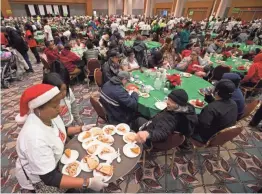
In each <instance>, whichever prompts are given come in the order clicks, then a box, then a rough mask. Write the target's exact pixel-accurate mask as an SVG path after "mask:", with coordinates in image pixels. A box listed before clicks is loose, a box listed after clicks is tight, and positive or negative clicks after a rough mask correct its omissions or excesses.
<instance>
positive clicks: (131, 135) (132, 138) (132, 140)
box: [125, 133, 136, 143]
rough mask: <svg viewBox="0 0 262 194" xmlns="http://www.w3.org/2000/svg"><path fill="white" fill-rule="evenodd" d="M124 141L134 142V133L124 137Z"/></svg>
mask: <svg viewBox="0 0 262 194" xmlns="http://www.w3.org/2000/svg"><path fill="white" fill-rule="evenodd" d="M125 139H126V140H127V141H128V142H132V143H133V142H135V141H136V134H135V133H129V134H128V135H126V137H125Z"/></svg>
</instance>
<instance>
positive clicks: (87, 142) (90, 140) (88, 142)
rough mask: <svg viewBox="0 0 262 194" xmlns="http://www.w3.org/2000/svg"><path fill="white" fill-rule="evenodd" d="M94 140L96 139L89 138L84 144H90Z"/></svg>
mask: <svg viewBox="0 0 262 194" xmlns="http://www.w3.org/2000/svg"><path fill="white" fill-rule="evenodd" d="M93 141H94V139H91V138H90V139H89V140H87V141H85V142H84V144H86V145H88V144H90V143H91V142H93Z"/></svg>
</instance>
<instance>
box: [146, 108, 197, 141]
mask: <svg viewBox="0 0 262 194" xmlns="http://www.w3.org/2000/svg"><path fill="white" fill-rule="evenodd" d="M187 106H188V110H187V112H175V111H168V110H167V109H166V110H164V111H163V112H161V113H159V114H157V115H156V116H155V117H154V118H153V119H152V120H151V121H149V122H148V123H147V126H146V127H144V129H143V130H146V131H148V132H149V134H150V140H151V141H154V142H161V141H165V140H166V139H167V138H168V136H169V135H170V134H172V133H173V132H174V131H178V132H180V133H182V134H183V135H185V136H187V137H189V136H190V135H192V134H193V132H194V128H195V126H196V125H197V123H198V120H197V115H196V113H195V108H194V107H193V106H192V105H190V104H188V105H187Z"/></svg>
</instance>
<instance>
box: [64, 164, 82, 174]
mask: <svg viewBox="0 0 262 194" xmlns="http://www.w3.org/2000/svg"><path fill="white" fill-rule="evenodd" d="M78 167H79V164H78V163H77V162H73V163H71V164H69V165H68V166H67V167H66V172H67V173H68V175H69V176H75V175H76V173H77V168H78Z"/></svg>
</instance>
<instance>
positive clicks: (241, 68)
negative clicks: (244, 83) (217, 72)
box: [237, 65, 246, 70]
mask: <svg viewBox="0 0 262 194" xmlns="http://www.w3.org/2000/svg"><path fill="white" fill-rule="evenodd" d="M237 69H238V70H246V67H245V66H244V65H240V66H238V67H237Z"/></svg>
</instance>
